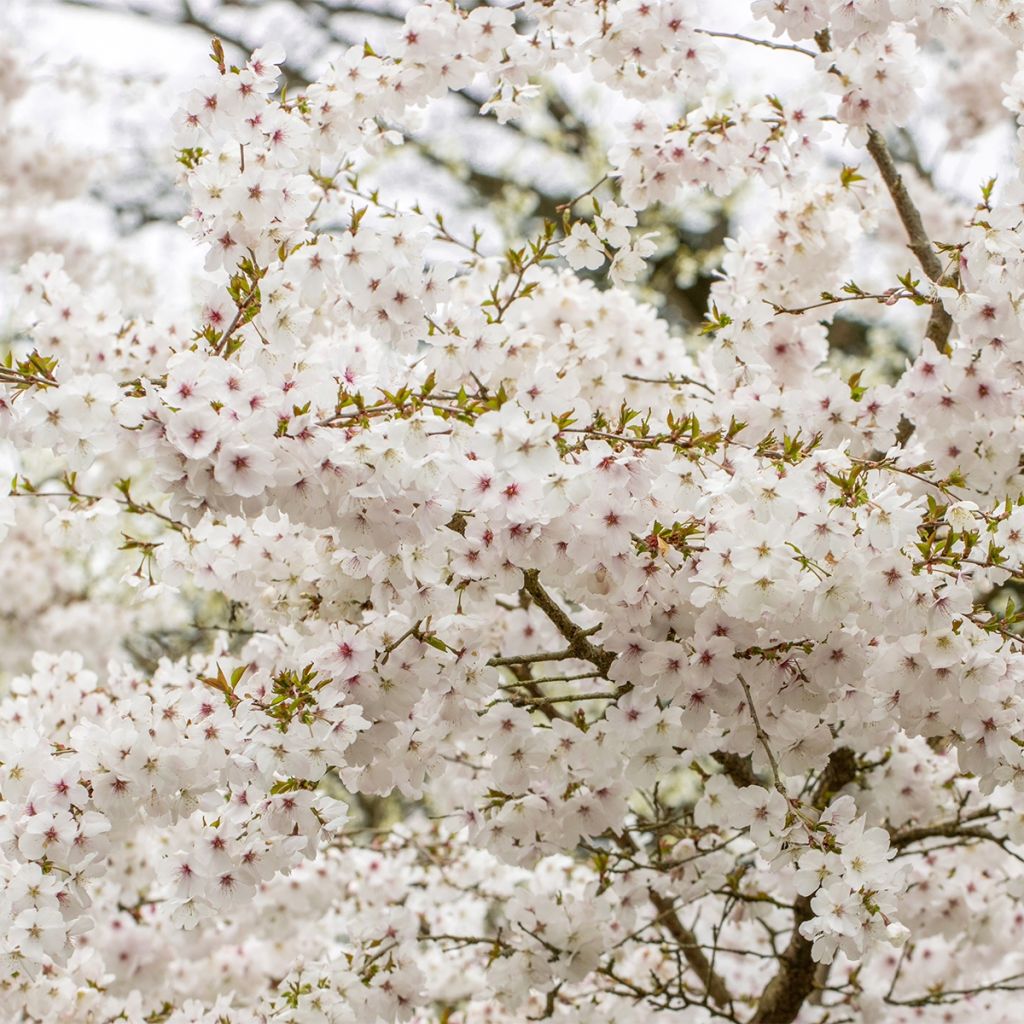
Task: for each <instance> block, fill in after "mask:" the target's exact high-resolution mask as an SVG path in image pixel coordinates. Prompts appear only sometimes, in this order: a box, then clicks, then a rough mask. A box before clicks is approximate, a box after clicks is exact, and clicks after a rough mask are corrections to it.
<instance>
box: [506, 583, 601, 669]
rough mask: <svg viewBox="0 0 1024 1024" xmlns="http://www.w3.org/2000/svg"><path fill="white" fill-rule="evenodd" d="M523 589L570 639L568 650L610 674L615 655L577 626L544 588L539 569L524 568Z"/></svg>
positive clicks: (560, 631) (568, 639) (566, 637)
mask: <svg viewBox="0 0 1024 1024" xmlns="http://www.w3.org/2000/svg"><path fill="white" fill-rule="evenodd" d="M523 589H524V590H525V591H526V592H527V593H528V594H529V595H530V597H532V598H533V600H534V601H535V602H536V604H537V607H538V608H540V610H541V611H542V612H543V613H544V614H545V615H546V616H547V617H548V618H549V619H550V620H551V622H552V623H553V624H554V626H555V628H556V629H557V630H558V632H559V633H561V634H562V636H563V637H565V639H566V640H567V641H568V643H569V646H568V649H567V650H568V652H569V653H571V654H573V655H575V656H576V657H578V658H583V659H584V660H585V661H589V662H590V663H591V664H592V665H596V666H597V667H598V668H599V669H600V670H601V674H602V675H605V676H606V675H607V674H608V669H610V668H611V666H612V662H613V661H614V660H615V655H614V654H613V653H612V652H611V651H606V650H604V649H603V648H601V647H599V646H598V645H597V644H594V643H591V641H590V640H589V639H588V634H589V633H590V632H591V631H590V630H585V629H583V628H582V627H581V626H577V625H576V623H575V622H573V621H572V619H570V618H569V616H568V615H566V614H565V612H564V611H563V610H562V609H561V608H560V607H559V605H558V603H557V602H556V601H555V600H554V599H553V598H552V597H551V595H550V594H549V593H548V592H547V591H546V590H545V589H544V587H543V586H542V585H541V582H540V571H539V570H538V569H524V570H523Z"/></svg>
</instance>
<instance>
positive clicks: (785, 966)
mask: <svg viewBox="0 0 1024 1024" xmlns="http://www.w3.org/2000/svg"><path fill="white" fill-rule="evenodd" d="M856 774H857V759H856V757H855V756H854V753H853V751H852V750H850V749H849V748H848V747H839V748H838V749H837V750H835V751H833V753H832V756H831V757H830V758H829V762H828V766H827V767H826V768H825V770H824V771H823V772H822V773H821V777H820V778H819V779H818V784H817V786H815V789H814V795H813V797H812V800H813V803H814V806H815V807H817V808H819V809H820V808H823V807H825V806H826V804H827V803H828V801H829V800H831V798H832V796H833V795H834V794H835V793H837V792H838V791H839V790H840V789H842V788H843V786H845V785H846V784H847V783H848V782H851V781H852V780H853V778H854V776H855V775H856ZM812 917H814V911H812V910H811V897H810V896H801V897H800V898H799V899H797V901H796V903H794V904H793V932H792V935H791V936H790V940H789V945H788V946H787V947H786V949H785V950H784V951H783V953H782V956H781V958H780V960H781V962H780V964H779V970H778V972H777V973H776V975H775V977H773V978H772V980H771V981H769V982H768V984H767V986H765V990H764V992H762V993H761V998H760V999H759V1000H758V1003H757V1011H756V1012H755V1014H754V1016H753V1017H752V1018H751V1020H750V1024H790V1022H791V1021H794V1020H796V1018H797V1015H798V1014H799V1013H800V1007H801V1006H803V1004H804V1001H805V1000H806V999H807V997H808V996H809V995H810V994H811V993H812V992H813V991H814V985H815V971H816V966H817V965H816V964H815V963H814V961H813V960H812V959H811V942H810V940H809V939H805V938H804V937H803V936H802V935H801V934H800V926H801V925H802V924H803V923H804V922H805V921H810V920H811V918H812Z"/></svg>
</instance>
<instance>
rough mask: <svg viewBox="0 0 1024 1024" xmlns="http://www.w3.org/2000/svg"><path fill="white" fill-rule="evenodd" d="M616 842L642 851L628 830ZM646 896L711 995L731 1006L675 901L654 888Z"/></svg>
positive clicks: (624, 848) (724, 990)
mask: <svg viewBox="0 0 1024 1024" xmlns="http://www.w3.org/2000/svg"><path fill="white" fill-rule="evenodd" d="M615 841H616V843H618V845H619V846H620V847H621V848H622V849H623V850H625V851H626V852H627V853H631V854H637V853H639V852H640V848H639V846H637V844H636V842H635V841H634V839H633V837H632V836H630V835H629V833H628V832H627V833H622V834H621V835H617V836H615ZM647 895H648V898H649V899H650V901H651V904H652V905H653V906H654V909H655V910H657V911H658V916H657V918H656V921H657V922H658V923H659V924H662V925H664V926H665V928H666V929H667V930H668V932H669V934H670V935H671V936H672V938H673V939H675V940H676V942H677V943H678V944H679V948H680V950H682V953H683V957H684V958H685V959H686V962H687V963H688V964H689V965H690V967H691V968H693V971H694V973H695V974H696V975H697V977H698V978H700V981H701V984H702V985H703V986H704V990H705V991H706V992H707V994H708V997H709V998H710V999H711V1000H712V1002H714V1003H716V1004H717V1005H718V1006H728V1005H730V1004H731V1003H732V996H731V995H730V994H729V989H728V988H727V987H726V984H725V982H724V981H723V980H722V978H721V976H720V975H719V974H717V973H716V972H715V969H714V967H713V966H712V965H711V962H710V961H709V960H708V958H707V957H706V956H705V955H704V950H703V949H701V947H700V943H699V942H698V941H697V936H696V935H694V934H693V932H692V931H690V929H689V928H687V927H686V925H685V924H683V922H682V921H680V920H679V915H678V914H677V913H676V911H675V907H674V906H673V905H672V900H670V899H669V898H668V897H667V896H663V895H662V894H661V893H659V892H657V891H656V890H655V889H648V890H647Z"/></svg>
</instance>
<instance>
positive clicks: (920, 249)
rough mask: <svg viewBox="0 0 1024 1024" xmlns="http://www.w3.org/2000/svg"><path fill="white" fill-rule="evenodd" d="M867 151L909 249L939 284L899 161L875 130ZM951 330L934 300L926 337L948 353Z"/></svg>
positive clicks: (938, 272) (939, 268)
mask: <svg viewBox="0 0 1024 1024" xmlns="http://www.w3.org/2000/svg"><path fill="white" fill-rule="evenodd" d="M868 152H869V153H870V154H871V157H872V159H873V160H874V161H875V164H876V166H877V167H878V170H879V172H880V173H881V175H882V181H884V182H885V187H886V188H887V189H888V190H889V195H890V196H892V201H893V205H894V206H895V207H896V212H897V214H899V218H900V221H901V222H902V223H903V227H904V229H905V230H906V232H907V238H908V239H909V241H908V243H907V246H908V248H909V249H910V251H911V252H912V253H913V254H914V255H915V256H916V257H917V261H918V263H920V264H921V269H922V270H923V271H924V272H925V274H927V275H928V278H929V280H931V281H932V282H934V283H935V284H938V283H939V282H940V281H941V279H942V261H941V260H940V259H939V257H938V255H937V254H936V252H935V250H934V249H933V248H932V243H931V239H930V238H929V236H928V232H927V231H925V228H924V221H922V220H921V214H920V212H919V211H918V209H917V207H916V206H915V205H914V201H913V199H911V198H910V193H909V192H908V191H907V186H906V185H904V183H903V177H902V175H901V174H900V172H899V170H898V169H897V167H896V161H895V160H893V158H892V154H891V153H890V152H889V147H888V146H887V145H886V144H885V139H883V138H882V136H881V135H880V134H879V133H878V132H876V131H875V129H874V128H868ZM952 329H953V320H952V318H951V317H950V315H949V314H948V313H947V312H946V310H945V309H944V308H943V305H942V302H941V300H940V299H937V298H936V299H934V300H933V302H932V312H931V316H929V318H928V327H927V328H926V330H925V335H926V336H927V337H928V338H929V339H931V341H932V342H934V344H935V347H936V348H937V349H938V350H939V351H940V352H948V351H949V334H950V331H951V330H952Z"/></svg>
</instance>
